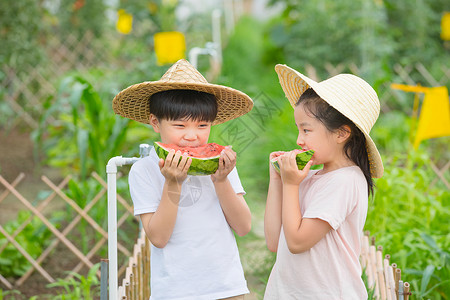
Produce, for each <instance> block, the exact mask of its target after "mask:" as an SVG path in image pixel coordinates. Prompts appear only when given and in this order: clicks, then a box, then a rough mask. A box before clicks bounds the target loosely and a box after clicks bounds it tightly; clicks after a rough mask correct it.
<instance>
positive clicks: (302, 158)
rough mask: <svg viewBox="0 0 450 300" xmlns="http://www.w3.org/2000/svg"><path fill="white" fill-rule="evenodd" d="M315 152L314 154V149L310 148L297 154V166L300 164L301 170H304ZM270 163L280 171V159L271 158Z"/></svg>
mask: <svg viewBox="0 0 450 300" xmlns="http://www.w3.org/2000/svg"><path fill="white" fill-rule="evenodd" d="M313 154H314V150H308V151H305V152H301V153H299V154H297V156H296V157H295V160H296V161H297V166H298V169H299V170H303V168H305V166H306V164H307V163H308V161H310V160H311V158H312V157H313ZM270 163H271V164H272V166H273V167H274V168H275V170H277V172H278V173H280V165H279V164H278V161H277V160H275V159H272V160H270Z"/></svg>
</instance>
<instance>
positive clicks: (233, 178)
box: [228, 167, 245, 195]
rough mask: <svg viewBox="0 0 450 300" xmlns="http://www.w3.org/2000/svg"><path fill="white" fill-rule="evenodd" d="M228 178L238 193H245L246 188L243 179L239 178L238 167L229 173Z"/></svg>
mask: <svg viewBox="0 0 450 300" xmlns="http://www.w3.org/2000/svg"><path fill="white" fill-rule="evenodd" d="M228 180H229V181H230V183H231V186H232V187H233V189H234V192H235V193H236V194H242V195H245V191H244V188H243V187H242V184H241V180H240V179H239V174H238V171H237V169H236V167H234V168H233V170H231V172H230V174H228Z"/></svg>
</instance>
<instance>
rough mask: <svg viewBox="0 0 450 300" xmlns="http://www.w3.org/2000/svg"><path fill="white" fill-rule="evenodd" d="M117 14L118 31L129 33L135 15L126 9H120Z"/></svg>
mask: <svg viewBox="0 0 450 300" xmlns="http://www.w3.org/2000/svg"><path fill="white" fill-rule="evenodd" d="M117 16H118V18H117V23H116V29H117V31H118V32H120V33H122V34H129V33H130V32H131V30H132V29H133V16H132V15H131V14H129V13H127V12H126V11H125V9H119V11H118V12H117Z"/></svg>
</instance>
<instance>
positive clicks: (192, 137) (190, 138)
mask: <svg viewBox="0 0 450 300" xmlns="http://www.w3.org/2000/svg"><path fill="white" fill-rule="evenodd" d="M184 139H185V140H187V141H195V140H196V139H197V135H196V134H195V133H194V132H188V133H186V134H185V135H184Z"/></svg>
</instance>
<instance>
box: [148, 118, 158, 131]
mask: <svg viewBox="0 0 450 300" xmlns="http://www.w3.org/2000/svg"><path fill="white" fill-rule="evenodd" d="M149 123H150V125H152V127H153V130H154V131H155V132H156V133H159V131H160V130H159V121H158V118H157V117H156V116H155V115H154V114H150V121H149Z"/></svg>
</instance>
